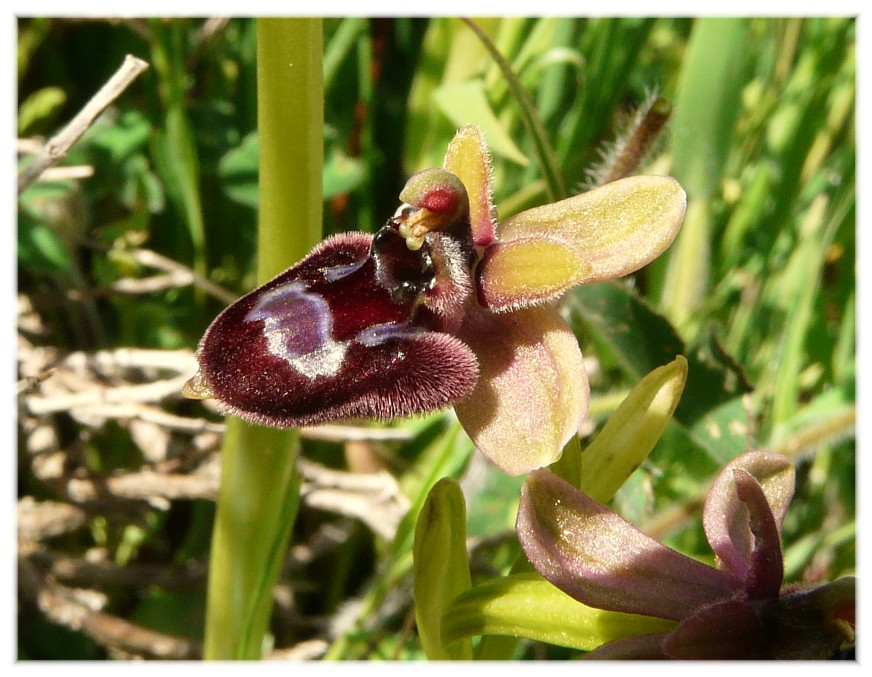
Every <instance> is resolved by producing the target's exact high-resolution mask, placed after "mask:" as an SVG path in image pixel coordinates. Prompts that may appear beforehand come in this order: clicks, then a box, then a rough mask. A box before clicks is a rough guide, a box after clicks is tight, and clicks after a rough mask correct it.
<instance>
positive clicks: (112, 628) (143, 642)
mask: <svg viewBox="0 0 872 677" xmlns="http://www.w3.org/2000/svg"><path fill="white" fill-rule="evenodd" d="M18 584H19V589H20V590H21V592H22V593H24V595H25V596H26V597H27V598H29V599H30V600H32V601H33V602H34V603H35V604H36V606H37V607H38V608H39V610H40V611H42V613H43V614H45V616H46V617H47V618H48V619H50V620H51V621H53V622H54V623H57V624H59V625H63V626H64V627H67V628H69V629H70V630H73V631H75V632H83V633H84V634H86V635H88V636H89V637H90V638H91V639H93V640H94V641H96V642H97V643H98V644H101V645H103V646H105V647H107V648H109V649H116V650H119V651H122V652H125V653H130V654H134V655H138V656H145V657H147V658H160V659H175V660H183V659H188V660H190V659H196V658H199V657H200V656H201V655H202V647H201V646H200V644H199V643H197V642H192V641H190V640H187V639H181V638H179V637H173V636H171V635H167V634H164V633H161V632H156V631H154V630H149V629H148V628H144V627H142V626H139V625H135V624H133V623H130V622H129V621H126V620H124V619H122V618H119V617H118V616H111V615H109V614H107V613H103V612H102V611H99V610H97V609H96V608H93V606H92V605H89V604H88V603H86V602H85V601H84V600H83V598H88V597H94V594H93V591H88V590H78V591H76V590H73V589H70V588H66V587H65V586H62V585H58V584H57V583H54V582H53V581H51V580H48V579H47V578H44V577H43V576H42V575H41V573H40V571H39V570H38V568H37V567H36V566H35V565H34V564H33V562H31V561H29V560H28V558H26V557H19V558H18ZM89 593H91V594H90V595H89Z"/></svg>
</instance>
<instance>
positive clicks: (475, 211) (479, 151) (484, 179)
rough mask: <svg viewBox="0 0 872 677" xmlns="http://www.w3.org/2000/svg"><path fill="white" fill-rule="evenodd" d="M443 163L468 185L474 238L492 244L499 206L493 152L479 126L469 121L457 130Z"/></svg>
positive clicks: (470, 219)
mask: <svg viewBox="0 0 872 677" xmlns="http://www.w3.org/2000/svg"><path fill="white" fill-rule="evenodd" d="M443 167H444V168H445V169H447V170H448V171H449V172H451V173H452V174H454V175H455V176H456V177H458V178H459V179H460V180H461V181H463V185H464V186H466V194H467V195H468V196H469V221H470V225H471V226H472V236H473V240H474V241H475V244H476V245H478V246H480V247H486V246H488V245H489V244H490V243H491V242H493V239H494V229H495V225H496V221H497V210H496V208H495V207H494V204H493V186H492V183H493V178H492V176H491V158H490V152H489V151H488V147H487V143H485V140H484V136H483V135H482V133H481V130H480V129H479V128H478V127H476V126H475V125H467V126H466V127H464V128H463V129H461V130H460V131H459V132H457V134H455V136H454V138H453V139H452V140H451V143H450V144H448V150H447V152H446V153H445V162H444V163H443Z"/></svg>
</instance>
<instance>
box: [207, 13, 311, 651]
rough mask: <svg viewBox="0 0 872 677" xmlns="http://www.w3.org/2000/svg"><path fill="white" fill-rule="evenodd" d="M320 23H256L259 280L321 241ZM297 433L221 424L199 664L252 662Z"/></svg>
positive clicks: (295, 480) (286, 505)
mask: <svg viewBox="0 0 872 677" xmlns="http://www.w3.org/2000/svg"><path fill="white" fill-rule="evenodd" d="M321 59H322V36H321V21H320V19H258V20H257V95H258V130H259V136H260V215H259V229H258V267H257V274H258V280H259V281H260V282H265V281H266V280H268V279H269V278H271V277H273V276H274V275H276V274H277V273H279V272H281V271H282V270H283V269H284V268H287V267H288V266H289V265H291V264H292V263H294V262H296V261H298V260H299V259H300V258H302V257H303V256H304V255H305V254H306V252H307V251H308V250H309V249H310V248H311V247H312V245H314V244H315V243H316V242H317V241H318V240H319V239H320V237H321V206H322V200H321V167H322V162H323V142H322V136H323V131H322V130H323V82H322V70H321V68H322V66H321ZM297 440H298V437H297V432H296V431H295V430H275V429H270V428H263V427H258V426H249V425H247V424H245V423H243V422H242V421H240V420H238V419H233V418H231V419H229V420H228V422H227V432H226V433H225V436H224V445H223V448H222V468H221V473H222V474H221V489H220V492H219V496H218V510H217V514H216V517H215V530H214V535H213V541H212V553H211V560H210V571H209V589H208V599H207V604H206V637H205V646H204V657H205V658H207V659H213V660H227V659H256V658H259V657H260V655H261V647H262V644H263V638H264V635H265V634H266V630H267V627H268V623H269V617H270V612H271V610H272V599H273V588H274V586H275V582H276V579H277V578H278V574H279V570H280V568H281V565H282V562H283V561H284V557H285V552H286V551H287V544H288V538H289V536H290V532H291V527H292V526H293V522H294V516H295V514H296V508H297V504H298V501H299V477H298V475H297V473H296V467H295V464H296V455H297Z"/></svg>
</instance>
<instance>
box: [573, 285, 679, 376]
mask: <svg viewBox="0 0 872 677" xmlns="http://www.w3.org/2000/svg"><path fill="white" fill-rule="evenodd" d="M567 300H568V304H567V305H568V308H569V311H570V314H571V316H572V318H573V319H574V322H573V324H575V325H578V324H579V322H580V323H581V324H582V325H583V328H582V329H581V330H580V333H582V334H584V333H591V334H593V335H594V336H596V337H597V338H598V339H599V340H600V341H601V342H602V343H605V344H606V345H607V346H608V347H609V348H610V349H611V350H612V352H613V355H614V357H615V359H616V360H617V361H618V363H619V364H620V365H621V367H622V368H623V369H624V371H625V372H626V373H627V374H628V375H629V376H630V377H631V378H632V379H633V380H638V379H640V378H642V377H643V376H644V375H645V374H647V373H649V372H650V371H651V370H653V369H655V368H656V367H659V366H661V365H664V364H666V363H668V362H670V361H671V360H672V359H674V358H675V356H676V355H681V354H684V352H685V347H684V342H683V341H682V340H681V337H680V336H679V335H678V333H677V332H676V331H675V329H674V327H673V326H672V325H671V324H670V323H669V320H667V319H666V318H665V317H664V316H663V315H660V314H659V313H657V312H655V311H654V310H652V309H651V307H650V306H648V304H647V303H646V302H645V301H644V300H643V299H642V298H641V297H640V296H639V295H638V294H637V293H636V292H635V291H633V290H632V289H631V288H629V287H627V286H626V285H624V284H620V283H616V282H606V283H602V284H593V285H587V286H581V287H577V288H575V289H574V290H573V291H572V292H571V293H570V294H569V295H568V297H567ZM577 331H578V330H577Z"/></svg>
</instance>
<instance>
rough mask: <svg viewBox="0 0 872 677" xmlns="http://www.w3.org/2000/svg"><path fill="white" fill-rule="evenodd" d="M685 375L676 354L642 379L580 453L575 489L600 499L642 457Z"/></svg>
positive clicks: (672, 405) (604, 498)
mask: <svg viewBox="0 0 872 677" xmlns="http://www.w3.org/2000/svg"><path fill="white" fill-rule="evenodd" d="M686 379H687V360H686V359H685V358H684V357H682V356H680V355H679V356H678V357H676V358H675V360H673V361H672V362H670V363H669V364H667V365H665V366H663V367H658V368H657V369H655V370H654V371H652V372H651V373H650V374H648V375H647V376H646V377H645V378H643V379H642V380H641V381H640V382H639V383H638V385H636V387H635V388H633V390H632V391H630V394H629V395H627V398H626V399H625V400H624V401H623V403H621V405H620V406H619V407H618V409H617V411H615V413H614V414H612V416H611V417H610V418H609V420H608V422H607V423H606V425H605V427H603V429H602V430H601V431H600V433H599V434H598V435H597V436H596V438H595V439H594V441H593V442H592V443H591V444H590V446H588V447H587V449H585V450H584V452H583V453H582V455H581V485H580V487H579V488H580V489H581V490H582V491H583V492H584V493H586V494H587V495H588V496H590V497H591V498H593V499H594V500H596V501H598V502H600V503H605V502H606V501H608V500H609V499H610V498H611V497H612V496H613V495H614V493H615V492H616V491H617V490H618V489H619V488H620V487H621V485H622V484H623V483H624V481H625V480H626V479H627V478H628V477H629V476H630V474H631V473H632V472H633V471H634V470H635V469H636V468H638V467H639V465H640V464H641V463H642V461H644V460H645V459H646V458H647V457H648V454H649V453H651V450H652V449H653V448H654V445H655V444H656V443H657V440H659V439H660V435H661V434H662V433H663V430H664V429H665V428H666V424H667V423H669V420H670V419H671V417H672V414H673V412H674V411H675V408H676V406H678V401H679V400H680V399H681V393H682V391H683V390H684V384H685V381H686Z"/></svg>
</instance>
